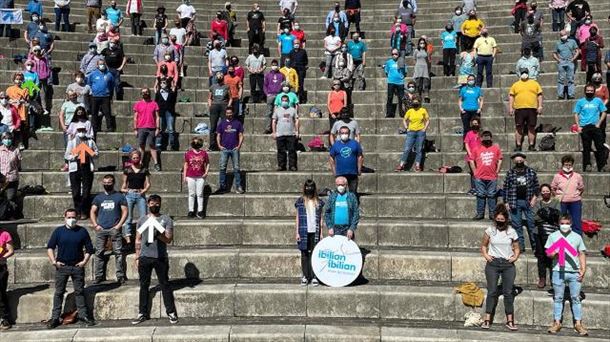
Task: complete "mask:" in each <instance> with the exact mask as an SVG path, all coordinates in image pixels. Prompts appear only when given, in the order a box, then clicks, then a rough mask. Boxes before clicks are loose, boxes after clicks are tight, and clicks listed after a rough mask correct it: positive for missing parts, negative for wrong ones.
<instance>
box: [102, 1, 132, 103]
mask: <svg viewBox="0 0 610 342" xmlns="http://www.w3.org/2000/svg"><path fill="white" fill-rule="evenodd" d="M134 1H135V0H134ZM102 55H103V56H104V59H105V60H106V66H107V67H108V71H110V73H111V74H112V77H114V88H113V91H114V96H115V99H116V100H117V101H122V100H123V87H122V86H121V74H122V73H123V68H125V65H126V64H127V56H125V53H124V52H123V44H122V43H121V42H120V41H118V40H116V41H114V40H111V41H110V45H109V48H108V49H105V50H104V51H103V52H102Z"/></svg>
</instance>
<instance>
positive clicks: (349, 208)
mask: <svg viewBox="0 0 610 342" xmlns="http://www.w3.org/2000/svg"><path fill="white" fill-rule="evenodd" d="M347 184H348V182H347V179H346V178H345V177H337V178H336V179H335V185H336V186H337V190H335V191H333V192H331V193H330V195H329V196H328V203H327V204H326V208H325V209H324V222H325V223H326V227H327V228H328V236H334V235H335V234H337V235H343V236H346V237H347V238H348V239H353V238H354V232H355V231H356V229H357V228H358V222H359V221H360V209H359V206H358V198H357V197H356V194H355V193H353V192H351V191H348V187H347Z"/></svg>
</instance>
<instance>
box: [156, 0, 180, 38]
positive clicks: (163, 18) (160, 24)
mask: <svg viewBox="0 0 610 342" xmlns="http://www.w3.org/2000/svg"><path fill="white" fill-rule="evenodd" d="M176 22H177V23H178V26H179V27H181V28H183V27H182V26H180V20H176ZM154 23H155V25H154V27H155V40H154V43H155V45H157V44H159V43H160V41H161V35H162V33H163V32H165V30H166V29H167V25H168V24H169V21H168V20H167V15H166V14H165V6H163V5H159V6H158V7H157V13H156V14H155V18H154ZM172 30H173V29H172ZM170 33H171V31H170ZM184 34H185V35H186V30H184Z"/></svg>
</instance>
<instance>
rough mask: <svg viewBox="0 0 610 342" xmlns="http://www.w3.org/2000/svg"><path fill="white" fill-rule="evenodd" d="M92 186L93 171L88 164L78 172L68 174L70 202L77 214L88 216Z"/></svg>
mask: <svg viewBox="0 0 610 342" xmlns="http://www.w3.org/2000/svg"><path fill="white" fill-rule="evenodd" d="M92 184H93V171H91V170H90V169H89V164H85V165H84V166H82V167H80V168H79V170H77V171H74V172H70V188H71V190H72V201H74V208H75V209H76V211H78V213H79V214H86V215H87V216H89V215H88V214H89V196H90V195H91V185H92Z"/></svg>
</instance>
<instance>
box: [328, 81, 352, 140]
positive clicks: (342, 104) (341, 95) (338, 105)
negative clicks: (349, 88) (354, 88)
mask: <svg viewBox="0 0 610 342" xmlns="http://www.w3.org/2000/svg"><path fill="white" fill-rule="evenodd" d="M347 106H348V103H347V92H346V91H345V90H343V89H342V88H341V81H339V80H333V83H332V86H331V90H330V92H328V97H327V98H326V108H327V109H328V122H329V128H331V129H332V127H333V126H334V125H335V122H336V121H337V117H338V116H339V113H340V111H341V110H342V109H343V108H347Z"/></svg>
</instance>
